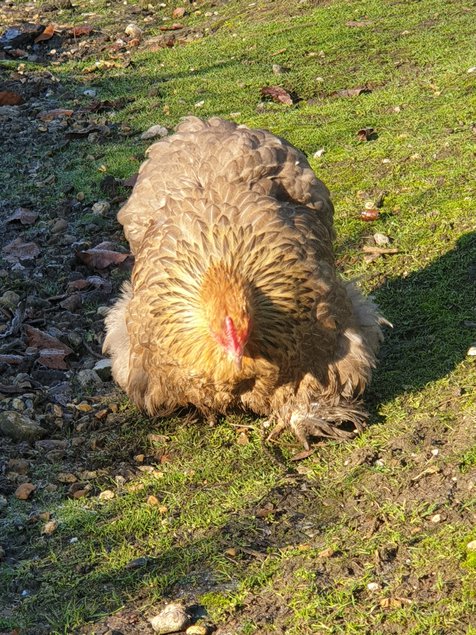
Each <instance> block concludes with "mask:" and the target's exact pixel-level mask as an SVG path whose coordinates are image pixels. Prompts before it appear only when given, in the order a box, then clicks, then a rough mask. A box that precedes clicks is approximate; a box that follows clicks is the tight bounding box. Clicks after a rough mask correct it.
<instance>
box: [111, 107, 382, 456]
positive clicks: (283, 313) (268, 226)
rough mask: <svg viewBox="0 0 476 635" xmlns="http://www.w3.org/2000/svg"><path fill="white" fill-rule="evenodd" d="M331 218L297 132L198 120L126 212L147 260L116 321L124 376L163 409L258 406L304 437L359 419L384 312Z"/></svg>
mask: <svg viewBox="0 0 476 635" xmlns="http://www.w3.org/2000/svg"><path fill="white" fill-rule="evenodd" d="M332 219H333V206H332V203H331V201H330V198H329V191H328V190H327V188H326V186H325V185H324V184H323V183H322V182H321V181H319V180H318V179H317V178H316V176H315V175H314V173H313V172H312V170H311V168H310V166H309V164H308V162H307V160H306V157H305V156H304V154H303V153H302V152H300V151H299V150H297V149H296V148H294V147H293V146H292V145H291V144H289V143H288V142H287V141H285V140H284V139H282V138H279V137H276V136H274V135H273V134H271V133H270V132H267V131H266V130H252V129H249V128H247V127H246V126H242V125H236V124H235V123H231V122H228V121H224V120H222V119H219V118H213V119H210V120H209V121H202V120H201V119H198V118H196V117H188V118H186V119H185V120H184V121H183V122H182V123H181V124H180V125H179V126H178V128H177V132H176V134H174V135H172V136H170V137H168V138H166V139H163V140H161V141H159V142H158V143H155V144H153V145H152V146H151V147H150V148H149V151H148V159H147V160H146V161H145V163H144V164H143V165H142V167H141V169H140V173H139V177H138V180H137V183H136V185H135V187H134V190H133V192H132V195H131V197H130V198H129V200H128V201H127V203H126V204H125V205H124V206H123V207H122V209H121V210H120V212H119V215H118V220H119V221H120V223H122V225H123V226H124V231H125V235H126V237H127V240H128V241H129V243H130V246H131V250H132V252H133V253H134V255H135V265H134V269H133V273H132V280H131V283H130V284H129V283H127V284H125V286H124V288H123V293H122V297H121V298H120V299H119V300H118V301H117V303H116V304H115V306H114V307H113V308H112V310H111V311H110V313H109V315H108V317H107V318H106V328H107V335H106V338H105V341H104V351H105V352H106V353H108V354H109V355H110V356H111V358H112V372H113V376H114V378H115V380H116V382H117V383H118V384H119V385H120V386H121V387H122V388H123V390H124V391H125V392H126V393H127V395H128V396H129V397H130V399H131V400H132V401H133V402H134V403H136V404H137V405H138V406H139V407H140V408H142V409H144V410H145V411H147V412H148V413H150V414H151V415H155V414H156V415H161V416H166V415H169V414H171V413H172V412H173V411H174V410H176V409H178V408H180V407H186V406H194V407H195V408H196V409H198V411H199V412H200V413H201V414H202V415H204V416H205V417H208V418H213V417H214V416H216V415H217V414H220V413H221V414H225V413H227V412H230V411H240V410H241V411H251V412H253V413H256V414H257V415H260V416H264V417H267V418H268V420H269V421H270V422H272V423H273V424H274V425H275V426H276V427H275V432H278V431H280V430H282V429H283V428H285V427H290V428H291V429H292V430H293V432H294V433H295V435H296V436H297V438H298V439H299V440H300V441H301V442H302V443H303V444H304V446H305V447H308V443H309V440H310V439H311V438H312V437H315V436H328V437H334V438H345V437H347V436H349V435H352V434H354V433H355V432H356V431H359V430H361V428H362V427H363V425H364V423H365V418H366V412H365V409H364V407H363V405H362V393H363V392H364V389H365V387H366V385H367V384H368V382H369V380H370V378H371V373H372V369H373V367H374V366H375V362H376V354H377V351H378V348H379V345H380V342H381V340H382V330H381V323H382V322H383V320H382V318H381V317H380V316H379V314H378V311H377V309H376V307H375V305H374V304H373V303H372V301H371V300H369V299H365V298H364V297H363V296H362V295H361V294H360V292H359V291H358V290H357V288H356V287H355V286H354V285H353V284H352V283H345V282H342V280H341V279H340V278H339V277H338V275H337V273H336V269H335V262H334V255H333V249H332V240H333V237H334V233H333V228H332ZM343 424H347V425H344V426H343ZM349 424H350V428H351V430H349Z"/></svg>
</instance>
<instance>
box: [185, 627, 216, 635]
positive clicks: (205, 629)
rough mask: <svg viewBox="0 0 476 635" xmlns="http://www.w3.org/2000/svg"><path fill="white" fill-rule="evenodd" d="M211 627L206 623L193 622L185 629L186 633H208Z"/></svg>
mask: <svg viewBox="0 0 476 635" xmlns="http://www.w3.org/2000/svg"><path fill="white" fill-rule="evenodd" d="M209 632H210V629H209V628H208V626H205V625H204V624H192V626H189V627H188V628H187V630H186V631H185V635H208V633H209Z"/></svg>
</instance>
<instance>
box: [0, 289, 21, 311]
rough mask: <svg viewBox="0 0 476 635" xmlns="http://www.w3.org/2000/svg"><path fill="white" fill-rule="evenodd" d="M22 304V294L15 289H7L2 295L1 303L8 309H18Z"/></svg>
mask: <svg viewBox="0 0 476 635" xmlns="http://www.w3.org/2000/svg"><path fill="white" fill-rule="evenodd" d="M19 304H20V296H19V295H18V293H15V291H5V293H4V294H3V295H2V296H1V297H0V305H1V306H3V307H5V308H7V309H11V310H13V309H16V308H17V306H18V305H19Z"/></svg>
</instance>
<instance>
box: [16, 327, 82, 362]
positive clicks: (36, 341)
mask: <svg viewBox="0 0 476 635" xmlns="http://www.w3.org/2000/svg"><path fill="white" fill-rule="evenodd" d="M25 333H26V336H27V342H28V346H31V347H32V348H38V349H40V350H47V351H50V350H58V351H63V352H64V354H65V355H70V354H71V353H72V352H73V351H72V349H71V348H70V347H69V346H68V345H67V344H64V343H63V342H62V341H61V340H59V339H58V338H57V337H54V336H53V335H50V334H49V333H45V332H44V331H40V329H37V328H35V327H34V326H30V324H27V325H26V326H25Z"/></svg>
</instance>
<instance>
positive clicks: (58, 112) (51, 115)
mask: <svg viewBox="0 0 476 635" xmlns="http://www.w3.org/2000/svg"><path fill="white" fill-rule="evenodd" d="M73 113H74V110H70V109H69V108H54V109H53V110H47V111H44V112H40V113H39V115H38V119H41V121H53V119H60V118H61V117H71V115H72V114H73Z"/></svg>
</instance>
